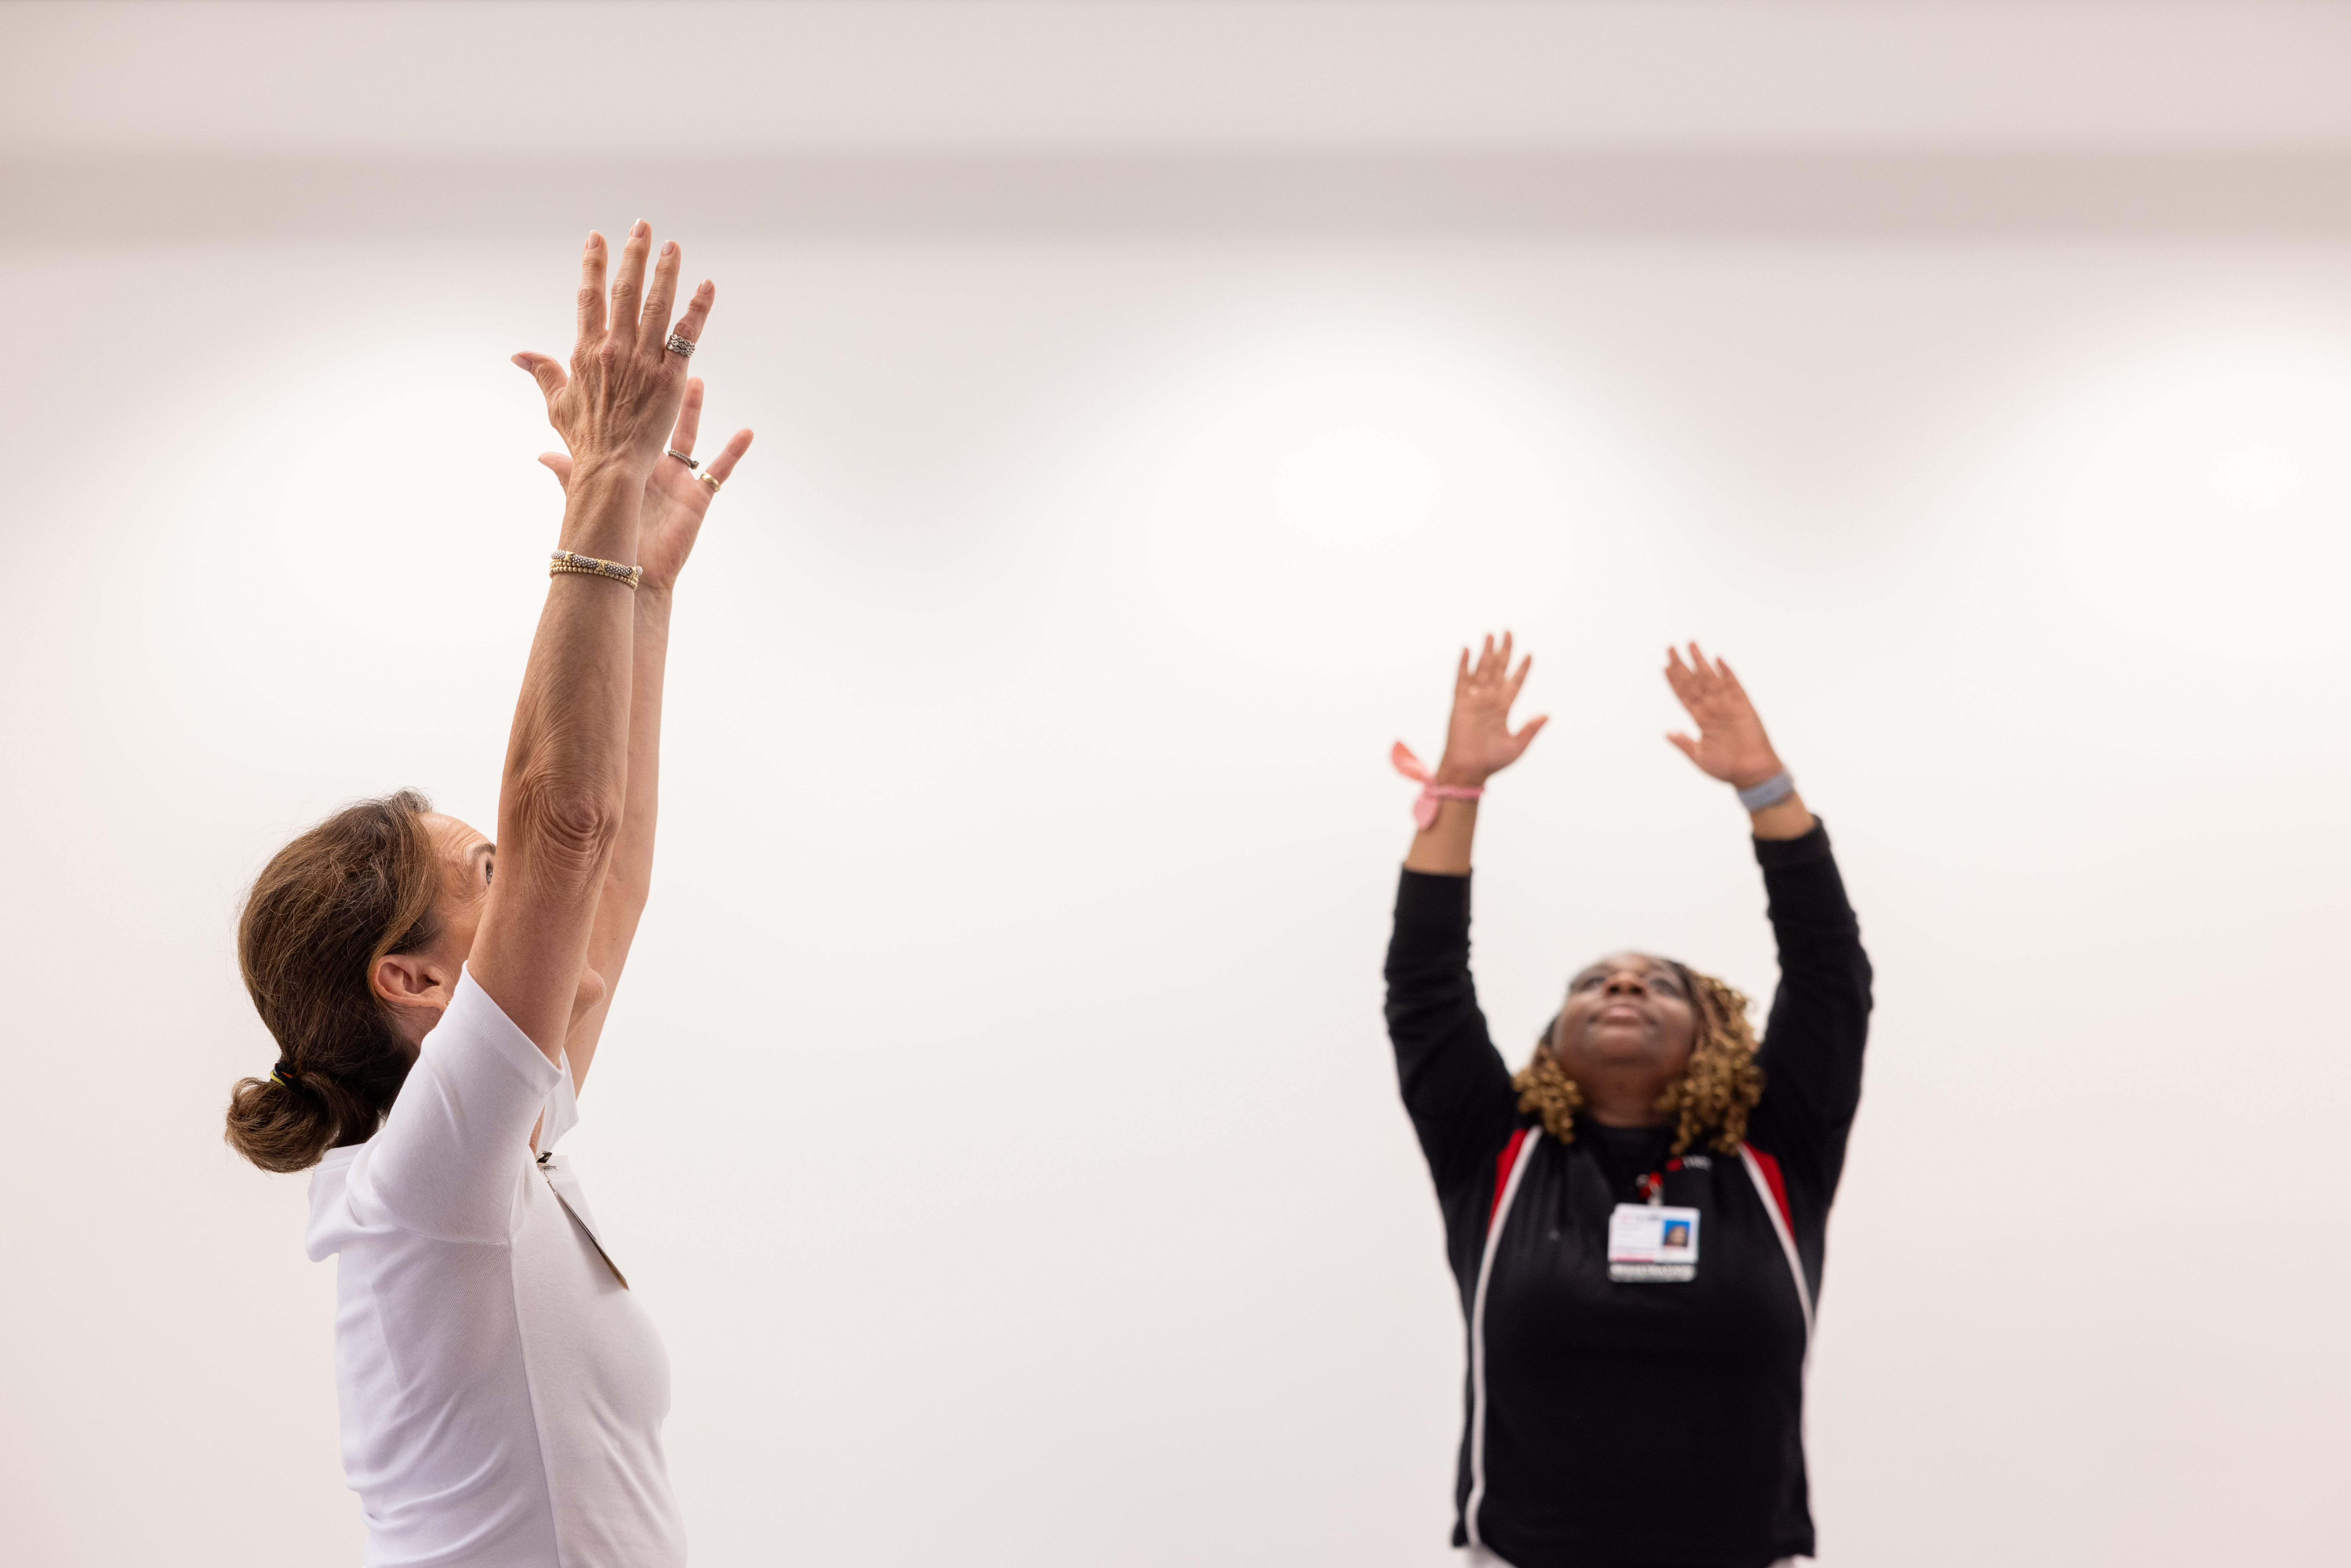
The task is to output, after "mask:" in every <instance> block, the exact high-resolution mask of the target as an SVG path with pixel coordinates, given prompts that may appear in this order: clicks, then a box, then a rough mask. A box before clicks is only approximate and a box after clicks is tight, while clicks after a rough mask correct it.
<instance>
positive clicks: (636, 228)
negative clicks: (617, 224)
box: [629, 218, 653, 237]
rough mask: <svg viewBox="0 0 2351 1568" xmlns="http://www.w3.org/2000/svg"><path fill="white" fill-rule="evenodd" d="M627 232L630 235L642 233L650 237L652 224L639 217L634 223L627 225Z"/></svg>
mask: <svg viewBox="0 0 2351 1568" xmlns="http://www.w3.org/2000/svg"><path fill="white" fill-rule="evenodd" d="M629 232H630V233H631V234H632V235H647V236H648V237H650V236H651V235H652V234H653V225H651V224H649V223H647V222H645V220H644V219H643V218H639V219H638V220H637V221H636V222H635V223H632V224H631V225H629Z"/></svg>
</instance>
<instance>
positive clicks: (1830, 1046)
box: [1754, 822, 1871, 1211]
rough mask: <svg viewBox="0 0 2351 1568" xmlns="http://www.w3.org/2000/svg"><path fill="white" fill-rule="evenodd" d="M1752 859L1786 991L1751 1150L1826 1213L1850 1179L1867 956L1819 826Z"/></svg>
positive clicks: (1774, 1024)
mask: <svg viewBox="0 0 2351 1568" xmlns="http://www.w3.org/2000/svg"><path fill="white" fill-rule="evenodd" d="M1755 858H1756V860H1757V861H1759V862H1761V864H1762V867H1763V886H1764V890H1765V892H1766V894H1767V895H1768V896H1769V898H1770V909H1771V934H1772V936H1774V937H1775V938H1776V939H1777V941H1778V943H1779V948H1780V989H1779V993H1778V995H1776V996H1774V997H1773V998H1771V1019H1770V1021H1769V1023H1768V1024H1766V1026H1765V1028H1764V1032H1763V1044H1762V1049H1761V1051H1760V1052H1759V1053H1758V1055H1757V1058H1756V1060H1757V1062H1758V1063H1759V1065H1761V1067H1762V1069H1763V1101H1762V1103H1761V1104H1760V1105H1758V1106H1757V1107H1756V1112H1755V1117H1754V1124H1755V1142H1756V1144H1757V1146H1758V1147H1760V1148H1762V1149H1765V1150H1767V1151H1768V1152H1770V1153H1771V1154H1772V1155H1776V1156H1777V1157H1778V1158H1779V1159H1780V1161H1781V1162H1782V1165H1783V1166H1786V1167H1787V1170H1788V1175H1789V1177H1790V1179H1791V1180H1792V1181H1795V1182H1798V1183H1800V1184H1801V1185H1802V1186H1805V1187H1808V1188H1809V1189H1810V1190H1811V1192H1812V1193H1813V1195H1814V1196H1815V1197H1816V1198H1817V1200H1818V1202H1819V1204H1820V1206H1821V1207H1822V1209H1823V1211H1824V1210H1825V1209H1826V1207H1827V1205H1828V1203H1829V1200H1830V1199H1831V1198H1833V1197H1834V1196H1835V1194H1836V1186H1837V1181H1838V1178H1839V1177H1840V1176H1842V1175H1843V1174H1844V1152H1845V1140H1846V1138H1847V1137H1848V1136H1849V1135H1850V1134H1851V1133H1852V1131H1853V1118H1854V1113H1855V1111H1856V1110H1857V1109H1859V1107H1860V1104H1861V1059H1862V1049H1863V1047H1864V1046H1865V1044H1866V1043H1867V1042H1868V1040H1869V1009H1870V978H1871V976H1870V967H1869V955H1868V954H1867V953H1865V952H1864V951H1863V950H1862V946H1861V923H1860V922H1859V921H1858V920H1856V919H1855V916H1854V913H1853V905H1852V904H1850V903H1849V902H1847V901H1846V898H1845V892H1844V878H1842V877H1840V876H1839V875H1838V874H1837V866H1836V857H1835V856H1834V854H1832V853H1831V852H1830V850H1829V835H1828V830H1827V829H1826V828H1825V827H1823V826H1822V825H1821V824H1819V823H1818V822H1815V823H1814V824H1813V831H1811V832H1809V833H1806V834H1805V835H1804V836H1803V837H1802V838H1801V839H1758V840H1757V841H1755Z"/></svg>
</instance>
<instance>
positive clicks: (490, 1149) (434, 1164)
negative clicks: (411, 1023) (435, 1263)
mask: <svg viewBox="0 0 2351 1568" xmlns="http://www.w3.org/2000/svg"><path fill="white" fill-rule="evenodd" d="M565 1076H566V1074H565V1072H564V1070H563V1069H561V1068H559V1067H558V1066H557V1065H556V1064H555V1063H554V1062H551V1061H549V1060H548V1059H547V1056H546V1054H545V1053H544V1052H543V1051H540V1050H539V1049H538V1046H536V1045H533V1044H532V1043H531V1040H530V1037H529V1036H528V1035H527V1034H525V1033H523V1031H522V1030H520V1029H518V1028H517V1027H516V1026H515V1023H514V1020H513V1019H509V1018H507V1015H506V1012H505V1010H504V1009H501V1008H500V1007H499V1006H498V1004H497V1003H496V1002H495V1001H493V1000H491V998H490V994H489V993H488V992H487V991H485V990H484V989H482V988H481V987H480V986H479V985H477V984H475V980H474V976H473V972H472V971H471V970H467V971H466V972H465V975H464V976H463V977H460V978H459V980H458V982H457V993H456V995H455V996H454V997H452V998H450V1001H449V1008H448V1010H447V1011H446V1012H444V1013H443V1014H442V1015H441V1021H440V1022H439V1023H438V1024H436V1025H435V1026H434V1030H433V1032H432V1033H430V1034H428V1035H426V1036H425V1037H424V1044H423V1049H422V1050H421V1051H419V1052H418V1053H417V1058H416V1065H415V1066H413V1067H412V1068H410V1069H409V1072H408V1081H407V1082H405V1083H403V1084H402V1085H401V1090H400V1096H399V1098H398V1099H396V1100H394V1101H393V1102H392V1114H390V1115H389V1116H387V1117H385V1118H384V1124H383V1127H382V1130H381V1131H380V1132H378V1133H377V1134H376V1135H375V1136H374V1137H373V1138H372V1139H371V1140H369V1145H368V1148H367V1151H366V1154H367V1158H366V1159H364V1160H363V1161H360V1163H359V1164H358V1165H357V1166H354V1168H353V1170H352V1173H351V1175H352V1190H351V1201H352V1203H353V1205H354V1206H355V1207H356V1208H357V1209H358V1210H360V1211H361V1212H362V1213H364V1214H366V1216H367V1217H368V1218H376V1219H381V1220H383V1221H385V1222H388V1223H390V1224H392V1225H394V1226H397V1227H398V1228H401V1229H402V1230H410V1231H414V1232H416V1233H417V1234H419V1235H423V1236H431V1237H435V1238H438V1239H441V1240H444V1241H489V1242H497V1241H504V1240H506V1239H507V1231H508V1228H509V1226H510V1225H511V1224H512V1221H513V1216H514V1200H515V1193H516V1191H517V1180H516V1178H517V1176H519V1175H520V1173H521V1171H522V1168H523V1167H524V1166H526V1165H528V1163H529V1162H530V1158H531V1153H530V1129H531V1124H533V1123H534V1122H536V1121H538V1117H539V1113H540V1112H541V1111H542V1110H544V1109H545V1108H547V1106H548V1104H549V1095H550V1094H551V1093H553V1092H554V1091H555V1090H556V1088H557V1086H558V1085H559V1083H560V1082H562V1080H563V1079H564V1078H565Z"/></svg>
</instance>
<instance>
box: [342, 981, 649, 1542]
mask: <svg viewBox="0 0 2351 1568" xmlns="http://www.w3.org/2000/svg"><path fill="white" fill-rule="evenodd" d="M542 1113H543V1114H544V1115H545V1117H546V1122H545V1124H544V1126H542V1127H541V1129H540V1132H539V1147H540V1148H541V1149H543V1150H548V1151H550V1157H549V1158H548V1159H547V1160H546V1161H545V1162H544V1163H541V1162H539V1161H536V1160H534V1159H533V1157H532V1155H531V1150H530V1130H531V1125H532V1124H533V1123H535V1122H537V1121H538V1120H539V1118H540V1116H541V1115H542ZM578 1120H579V1111H578V1108H577V1102H576V1101H575V1100H574V1099H573V1096H572V1085H571V1073H570V1071H569V1069H568V1068H567V1067H558V1066H556V1065H555V1064H554V1063H553V1062H550V1061H548V1060H547V1058H546V1056H545V1055H544V1054H542V1053H541V1052H540V1051H539V1049H538V1047H537V1046H535V1045H533V1044H532V1043H531V1042H530V1040H529V1037H528V1036H527V1035H525V1034H524V1033H523V1032H522V1030H518V1029H517V1028H516V1027H515V1026H514V1023H513V1021H512V1020H511V1019H508V1018H507V1015H506V1014H505V1013H504V1012H503V1011H502V1010H500V1009H499V1007H498V1005H497V1003H496V1002H494V1001H492V1000H491V999H490V997H489V993H487V992H486V991H485V990H483V989H482V988H481V987H479V986H477V985H475V983H474V977H473V975H472V974H471V972H468V973H466V974H465V976H464V977H462V978H461V979H460V980H459V982H458V985H457V993H456V995H455V997H454V998H451V999H450V1003H449V1009H448V1010H447V1011H446V1012H445V1013H444V1014H443V1015H442V1017H441V1021H440V1023H439V1024H438V1025H437V1026H436V1027H435V1028H434V1030H433V1032H432V1033H430V1034H428V1035H426V1036H425V1037H424V1045H423V1051H421V1052H420V1053H419V1055H418V1057H417V1060H416V1065H415V1066H414V1067H413V1068H412V1069H410V1071H409V1074H408V1080H407V1082H405V1083H404V1084H402V1087H401V1091H400V1097H399V1099H398V1100H396V1101H395V1102H394V1103H393V1104H392V1114H391V1115H390V1116H388V1117H386V1118H385V1119H384V1124H383V1126H382V1128H381V1130H380V1131H378V1132H377V1134H376V1135H375V1136H374V1137H372V1138H371V1139H369V1140H368V1141H367V1142H366V1143H364V1144H360V1145H355V1146H352V1147H349V1148H340V1149H335V1150H333V1151H331V1152H329V1154H328V1155H327V1157H326V1159H325V1160H324V1161H323V1162H321V1163H320V1165H319V1168H318V1172H317V1174H316V1175H314V1176H312V1177H311V1178H310V1228H309V1234H308V1239H307V1249H308V1252H309V1255H310V1258H311V1260H313V1261H317V1260H322V1259H325V1258H327V1257H329V1256H330V1255H333V1256H336V1257H338V1258H339V1259H340V1261H339V1262H338V1263H337V1265H336V1281H335V1286H336V1307H335V1390H336V1395H337V1397H338V1401H339V1403H340V1406H341V1410H342V1431H343V1473H344V1475H345V1476H346V1477H347V1478H348V1479H349V1480H350V1488H351V1490H353V1491H355V1492H357V1493H359V1496H360V1510H361V1511H362V1512H363V1513H364V1515H365V1516H366V1519H367V1527H368V1545H367V1562H368V1563H369V1565H370V1568H423V1565H425V1564H431V1565H432V1568H671V1565H673V1564H678V1563H684V1561H685V1528H684V1521H682V1520H681V1519H680V1518H679V1517H678V1509H677V1500H676V1499H675V1498H674V1496H672V1495H671V1492H670V1487H669V1472H668V1469H667V1468H666V1467H665V1466H664V1463H663V1460H662V1446H661V1427H662V1418H663V1417H664V1416H667V1415H668V1414H669V1357H668V1355H667V1354H666V1353H665V1352H664V1350H663V1349H662V1343H661V1338H660V1336H659V1335H658V1334H656V1333H654V1332H653V1321H652V1320H651V1319H650V1318H648V1317H647V1316H646V1315H645V1312H644V1310H643V1308H642V1307H640V1306H639V1305H638V1304H637V1299H636V1297H635V1295H634V1294H632V1292H631V1291H629V1290H628V1288H627V1286H626V1284H625V1282H624V1281H622V1278H621V1277H620V1273H619V1270H617V1269H615V1268H614V1267H613V1266H612V1265H611V1263H610V1262H609V1261H608V1260H607V1259H606V1257H605V1255H604V1252H603V1250H602V1248H601V1245H600V1243H599V1241H598V1239H597V1235H596V1230H595V1223H596V1222H595V1219H594V1218H593V1217H592V1216H591V1215H590V1213H589V1212H588V1205H587V1200H586V1198H585V1197H583V1196H582V1195H581V1194H580V1187H579V1183H578V1181H577V1180H576V1179H575V1178H574V1177H572V1176H570V1175H569V1173H567V1172H566V1171H564V1170H563V1168H562V1165H561V1161H560V1159H559V1158H556V1157H553V1156H552V1155H551V1151H552V1150H553V1148H554V1145H555V1141H556V1139H558V1138H559V1137H561V1136H562V1135H563V1134H564V1133H565V1132H567V1131H569V1128H570V1127H571V1126H572V1125H573V1124H575V1123H577V1121H578Z"/></svg>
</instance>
